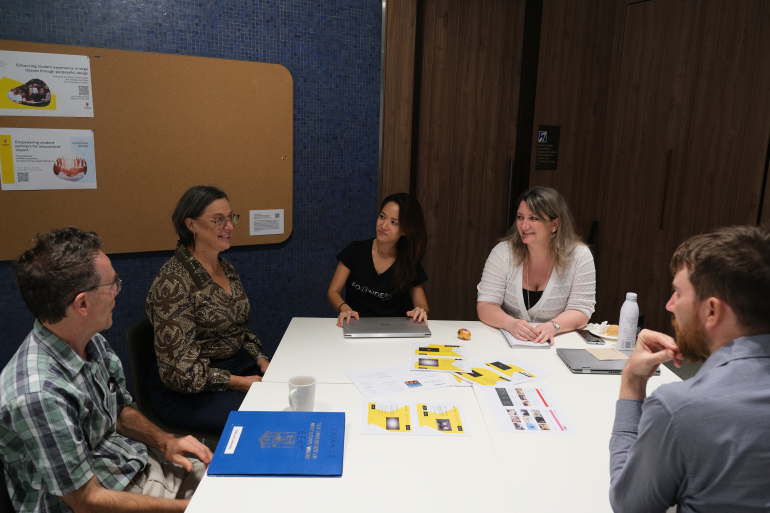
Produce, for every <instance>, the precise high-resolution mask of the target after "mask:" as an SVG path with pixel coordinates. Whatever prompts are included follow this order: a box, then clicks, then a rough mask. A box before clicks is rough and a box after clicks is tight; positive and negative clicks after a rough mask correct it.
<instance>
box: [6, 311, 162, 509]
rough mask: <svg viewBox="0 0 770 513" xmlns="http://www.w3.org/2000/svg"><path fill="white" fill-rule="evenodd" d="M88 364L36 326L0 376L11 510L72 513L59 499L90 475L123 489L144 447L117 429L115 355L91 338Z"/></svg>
mask: <svg viewBox="0 0 770 513" xmlns="http://www.w3.org/2000/svg"><path fill="white" fill-rule="evenodd" d="M86 353H87V354H88V356H89V359H88V361H84V360H83V359H81V358H80V357H79V356H78V355H77V354H76V353H75V351H73V350H72V349H71V348H70V347H69V346H68V345H67V344H66V343H65V342H63V341H62V340H61V339H60V338H59V337H57V336H56V335H54V334H53V333H52V332H51V331H50V330H48V329H47V328H45V327H44V326H43V325H42V324H40V323H39V322H38V321H35V326H34V328H33V330H32V331H31V332H30V334H29V335H27V338H26V339H25V340H24V342H23V343H22V344H21V347H20V348H19V350H18V351H16V354H14V355H13V357H12V358H11V361H10V362H8V365H7V366H6V367H5V369H3V372H2V373H0V387H1V388H0V459H2V462H3V466H4V467H5V472H6V474H7V479H8V481H7V487H8V492H9V494H10V496H11V500H12V501H13V504H14V507H15V508H16V510H17V511H41V512H49V511H51V512H58V511H67V512H69V511H71V509H70V508H69V506H67V504H66V503H65V502H64V501H62V500H61V499H60V496H62V495H66V494H68V493H71V492H73V491H75V490H77V489H79V488H80V487H82V486H83V485H85V484H86V482H88V480H89V479H91V477H92V476H93V475H96V477H97V479H98V480H99V482H100V483H101V485H102V486H104V487H105V488H107V489H111V490H123V489H124V488H125V487H126V486H127V485H128V484H129V482H130V481H131V478H132V477H133V476H134V475H135V474H136V473H137V472H138V471H139V470H141V469H142V468H144V465H145V463H146V462H147V448H146V447H145V446H144V445H143V444H141V443H139V442H137V441H135V440H130V439H128V438H125V437H124V436H121V435H119V434H118V433H117V432H116V422H117V418H118V414H119V413H120V412H121V411H122V410H123V408H124V407H126V406H127V405H128V404H130V403H131V396H130V395H129V393H128V391H127V390H126V378H125V375H124V374H123V367H122V366H121V364H120V360H119V359H118V357H117V355H116V354H115V353H114V352H113V351H112V349H111V348H110V346H109V344H108V343H107V341H106V340H105V339H104V337H102V336H101V335H99V334H96V335H95V336H94V337H93V338H92V339H91V340H90V341H89V342H88V344H87V345H86Z"/></svg>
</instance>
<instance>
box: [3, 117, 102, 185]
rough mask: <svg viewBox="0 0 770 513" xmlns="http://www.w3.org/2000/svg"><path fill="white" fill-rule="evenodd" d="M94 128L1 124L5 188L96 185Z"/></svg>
mask: <svg viewBox="0 0 770 513" xmlns="http://www.w3.org/2000/svg"><path fill="white" fill-rule="evenodd" d="M94 155H95V153H94V133H93V131H92V130H55V129H38V128H0V185H2V190H3V191H41V190H72V189H96V161H95V158H94Z"/></svg>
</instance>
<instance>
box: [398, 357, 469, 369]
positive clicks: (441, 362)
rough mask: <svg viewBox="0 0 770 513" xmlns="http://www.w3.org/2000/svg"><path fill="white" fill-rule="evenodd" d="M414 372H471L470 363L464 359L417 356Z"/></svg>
mask: <svg viewBox="0 0 770 513" xmlns="http://www.w3.org/2000/svg"><path fill="white" fill-rule="evenodd" d="M412 368H413V369H414V370H431V371H445V372H462V371H468V370H470V366H469V365H468V362H467V361H466V360H464V359H462V358H431V357H429V356H418V355H415V360H414V362H413V367H412Z"/></svg>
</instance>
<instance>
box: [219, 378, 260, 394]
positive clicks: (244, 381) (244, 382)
mask: <svg viewBox="0 0 770 513" xmlns="http://www.w3.org/2000/svg"><path fill="white" fill-rule="evenodd" d="M259 381H262V376H235V375H232V374H231V375H230V384H229V385H227V389H228V390H235V391H236V392H240V393H242V394H248V393H249V389H250V388H251V385H252V383H257V382H259Z"/></svg>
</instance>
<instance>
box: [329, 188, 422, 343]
mask: <svg viewBox="0 0 770 513" xmlns="http://www.w3.org/2000/svg"><path fill="white" fill-rule="evenodd" d="M380 210H381V211H380V215H379V217H378V218H377V237H376V238H374V239H369V240H363V241H356V242H351V243H350V244H348V246H347V247H346V248H345V249H343V250H342V251H341V252H340V254H339V255H337V259H338V260H339V263H338V264H337V270H336V271H335V273H334V277H333V278H332V282H331V285H329V292H328V293H327V294H326V298H327V299H328V300H329V304H331V305H332V307H333V308H334V309H335V310H336V311H337V313H338V314H339V315H338V317H337V326H339V327H340V328H341V327H342V323H343V322H350V319H351V318H355V319H358V318H359V316H362V317H400V316H409V317H413V318H414V319H416V320H417V322H422V321H427V320H428V300H427V299H426V297H425V291H424V290H423V288H422V284H423V283H425V281H426V280H427V279H428V276H427V275H426V274H425V270H424V269H423V268H422V263H421V262H422V259H423V257H424V256H425V247H426V245H427V241H428V234H427V231H426V229H425V220H424V219H423V215H422V207H420V204H419V203H418V202H417V200H415V199H414V198H412V197H411V196H409V195H408V194H404V193H399V194H393V195H391V196H388V197H387V198H385V199H384V200H383V201H382V207H381V209H380ZM342 289H345V299H344V300H343V299H342Z"/></svg>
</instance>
